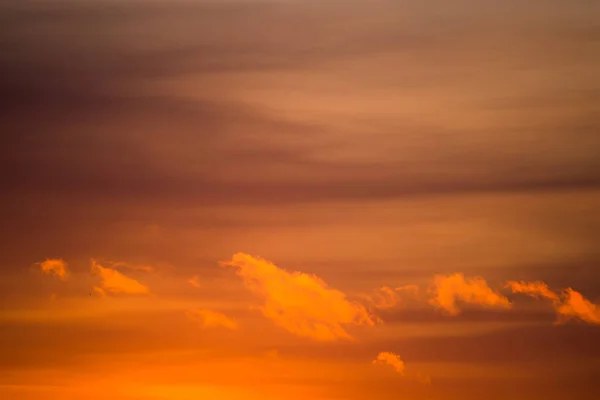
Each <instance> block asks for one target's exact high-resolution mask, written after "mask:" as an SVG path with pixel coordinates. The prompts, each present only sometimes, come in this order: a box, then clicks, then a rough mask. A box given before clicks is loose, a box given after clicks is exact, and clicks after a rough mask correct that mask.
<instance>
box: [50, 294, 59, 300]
mask: <svg viewBox="0 0 600 400" xmlns="http://www.w3.org/2000/svg"><path fill="white" fill-rule="evenodd" d="M56 299H58V295H57V294H56V293H52V294H51V295H50V301H56Z"/></svg>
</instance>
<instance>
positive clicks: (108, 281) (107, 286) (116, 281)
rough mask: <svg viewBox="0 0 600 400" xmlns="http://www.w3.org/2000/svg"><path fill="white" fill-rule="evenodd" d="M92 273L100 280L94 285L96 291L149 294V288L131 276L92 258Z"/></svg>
mask: <svg viewBox="0 0 600 400" xmlns="http://www.w3.org/2000/svg"><path fill="white" fill-rule="evenodd" d="M91 263H92V273H95V274H97V275H98V276H99V277H100V279H101V280H102V281H101V283H100V286H99V287H98V286H97V287H94V291H95V292H97V293H104V294H106V293H107V292H110V293H125V294H149V293H150V290H149V289H148V288H147V287H146V286H144V285H143V284H141V283H139V282H138V281H136V280H135V279H133V278H129V277H127V276H125V275H123V274H122V273H120V272H119V271H117V270H116V269H114V268H108V267H103V266H102V265H100V264H99V263H98V262H97V261H96V260H92V261H91Z"/></svg>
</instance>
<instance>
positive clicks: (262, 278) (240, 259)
mask: <svg viewBox="0 0 600 400" xmlns="http://www.w3.org/2000/svg"><path fill="white" fill-rule="evenodd" d="M221 265H223V266H230V267H235V268H236V269H237V271H236V273H237V275H238V276H240V277H241V278H242V279H243V281H244V283H245V285H246V287H247V288H248V289H249V290H250V291H251V292H252V293H254V294H255V295H257V296H259V297H261V298H262V299H263V300H264V302H265V303H264V306H263V307H261V311H262V313H263V315H264V316H265V317H267V318H269V319H271V320H272V321H273V322H274V323H275V324H277V325H278V326H280V327H282V328H284V329H286V330H287V331H289V332H291V333H293V334H295V335H298V336H302V337H307V338H311V339H313V340H319V341H334V340H339V339H345V340H354V338H353V337H352V336H350V334H349V333H348V332H346V330H345V329H344V325H368V326H372V325H374V324H375V319H374V318H373V317H372V316H371V315H369V313H368V311H367V310H366V309H365V307H364V306H363V305H361V304H359V303H356V302H352V301H349V300H348V299H347V298H346V295H345V294H344V293H342V292H341V291H339V290H335V289H332V288H329V287H328V286H327V284H326V283H325V282H323V281H322V280H321V279H319V278H318V277H317V276H315V275H309V274H305V273H302V272H288V271H286V270H284V269H281V268H279V267H277V266H276V265H275V264H273V263H271V262H269V261H267V260H264V259H262V258H258V257H253V256H251V255H248V254H245V253H237V254H235V255H234V256H233V258H232V260H231V261H228V262H223V263H221Z"/></svg>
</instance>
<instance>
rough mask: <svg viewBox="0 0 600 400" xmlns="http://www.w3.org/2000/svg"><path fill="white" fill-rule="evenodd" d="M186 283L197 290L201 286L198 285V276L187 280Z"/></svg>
mask: <svg viewBox="0 0 600 400" xmlns="http://www.w3.org/2000/svg"><path fill="white" fill-rule="evenodd" d="M187 282H188V283H189V284H190V285H192V286H194V287H197V288H199V287H202V285H200V277H198V275H196V276H194V277H193V278H191V279H188V281H187Z"/></svg>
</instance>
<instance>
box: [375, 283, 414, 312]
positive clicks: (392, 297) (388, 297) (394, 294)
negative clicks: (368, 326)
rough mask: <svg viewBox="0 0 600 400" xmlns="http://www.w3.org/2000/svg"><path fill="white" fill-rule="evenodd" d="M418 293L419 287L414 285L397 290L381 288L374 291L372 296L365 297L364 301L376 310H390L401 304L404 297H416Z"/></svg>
mask: <svg viewBox="0 0 600 400" xmlns="http://www.w3.org/2000/svg"><path fill="white" fill-rule="evenodd" d="M418 293H419V287H418V286H416V285H406V286H400V287H397V288H394V289H393V288H391V287H389V286H382V287H380V288H379V289H377V290H375V291H374V293H373V294H372V295H365V296H364V297H365V298H366V300H367V301H368V302H369V303H371V304H372V305H373V307H375V308H377V309H390V308H394V307H396V306H398V305H399V304H400V303H402V301H403V298H404V296H405V295H407V294H408V295H410V296H412V297H416V296H417V295H418Z"/></svg>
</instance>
